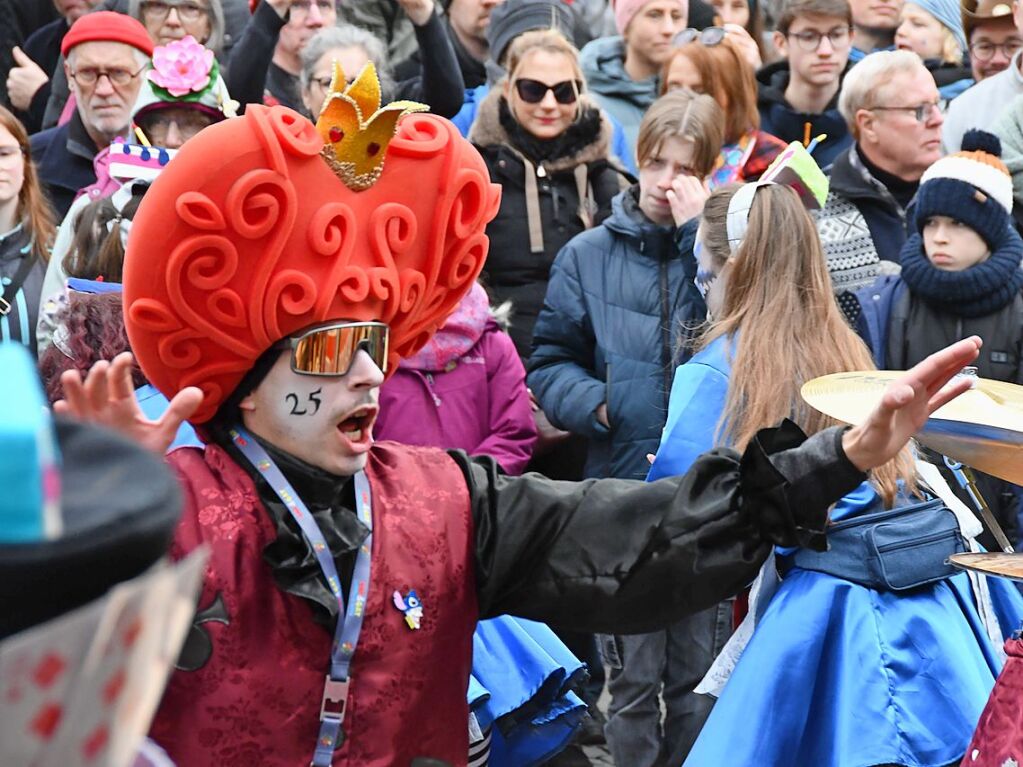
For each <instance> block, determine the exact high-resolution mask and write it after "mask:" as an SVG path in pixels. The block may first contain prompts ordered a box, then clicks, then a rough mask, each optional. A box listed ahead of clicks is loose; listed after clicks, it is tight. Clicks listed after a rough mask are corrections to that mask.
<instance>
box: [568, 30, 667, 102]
mask: <svg viewBox="0 0 1023 767" xmlns="http://www.w3.org/2000/svg"><path fill="white" fill-rule="evenodd" d="M579 64H580V65H581V66H582V70H583V75H584V76H585V78H586V84H587V85H588V86H589V88H590V90H592V91H594V92H596V93H599V94H600V95H602V96H606V97H608V98H615V99H622V100H625V101H631V102H633V103H634V104H636V105H637V106H638V107H640V108H641V109H646V108H647V107H648V106H650V104H651V103H652V102H653V101H654V100H656V98H657V90H658V85H659V83H658V78H656V77H648V78H647V79H645V80H638V81H637V80H633V79H632V78H631V77H629V73H628V72H626V71H625V41H624V40H623V39H622V38H621V37H602V38H600V39H597V40H593V41H592V42H590V43H588V44H587V45H586V47H585V48H583V49H582V51H581V52H580V54H579Z"/></svg>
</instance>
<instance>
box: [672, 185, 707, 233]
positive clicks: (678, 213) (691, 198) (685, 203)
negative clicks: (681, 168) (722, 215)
mask: <svg viewBox="0 0 1023 767" xmlns="http://www.w3.org/2000/svg"><path fill="white" fill-rule="evenodd" d="M665 196H666V197H667V198H668V204H669V205H670V206H671V217H672V219H674V221H675V226H682V224H684V223H685V222H686V221H690V220H692V219H694V218H696V217H697V216H699V215H700V214H701V213H703V206H704V203H706V202H707V198H708V197H710V189H709V188H708V187H707V184H706V183H705V182H703V181H701V180H700V179H698V178H696V176H682V175H680V176H676V177H675V180H674V181H672V182H671V189H669V190H668V191H667V193H666V195H665Z"/></svg>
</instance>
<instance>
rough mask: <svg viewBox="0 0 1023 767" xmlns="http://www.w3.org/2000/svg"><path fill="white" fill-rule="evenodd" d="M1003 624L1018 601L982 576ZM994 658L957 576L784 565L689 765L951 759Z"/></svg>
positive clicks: (1006, 628) (1011, 619)
mask: <svg viewBox="0 0 1023 767" xmlns="http://www.w3.org/2000/svg"><path fill="white" fill-rule="evenodd" d="M988 585H989V589H990V592H991V602H992V605H993V607H994V610H995V613H996V614H997V615H998V618H999V623H1000V626H1001V628H1002V630H1003V633H1004V634H1008V633H1010V632H1011V631H1013V630H1014V629H1016V628H1018V627H1019V619H1020V617H1021V616H1023V600H1021V598H1020V595H1019V593H1018V592H1017V591H1016V590H1015V589H1014V588H1013V586H1012V584H1010V583H1008V582H1006V581H1000V580H998V579H993V578H992V579H989V580H988ZM999 671H1000V661H999V660H998V658H997V656H996V654H995V652H994V650H993V648H992V646H991V642H990V640H989V639H988V636H987V634H986V632H985V631H984V627H983V625H982V624H981V622H980V618H979V617H978V614H977V611H976V608H975V606H974V600H973V595H972V588H971V586H970V581H969V578H968V577H967V575H966V574H965V573H960V574H958V575H955V576H953V577H951V578H948V579H946V580H943V581H939V582H938V583H936V584H933V585H931V586H927V587H923V588H921V589H917V590H914V591H912V592H905V593H902V594H900V595H896V594H894V593H891V592H881V591H874V590H872V589H868V588H865V587H863V586H859V585H857V584H854V583H851V582H849V581H845V580H842V579H839V578H836V577H834V576H831V575H827V574H824V573H819V572H814V571H809V570H802V569H799V568H794V569H793V570H791V571H790V572H789V573H788V575H787V576H786V577H785V579H784V580H783V581H782V582H781V584H780V585H779V587H778V591H777V592H776V593H775V595H774V598H773V599H772V600H771V602H770V604H769V605H768V606H767V608H766V610H765V611H764V614H763V616H762V617H761V619H760V621H759V622H758V623H757V625H756V629H755V631H754V632H753V636H752V638H751V639H750V642H749V644H748V645H747V646H746V648H745V651H744V652H743V654H742V656H741V658H740V659H739V662H738V664H737V665H736V667H735V669H734V671H733V673H732V676H731V677H730V678H729V680H728V682H727V684H726V685H725V687H724V690H723V691H722V694H721V697H720V699H719V700H718V701H717V703H716V705H715V707H714V709H713V711H712V712H711V715H710V718H709V719H708V721H707V724H706V726H705V727H704V728H703V731H702V732H701V733H700V737H699V739H698V740H697V742H696V744H695V746H694V747H693V750H692V751H691V752H690V755H689V758H688V759H687V760H686V762H685V765H686V767H729V766H731V765H734V766H735V767H740V765H741V766H742V767H747V766H748V765H757V766H758V767H772V766H777V767H781V766H782V765H784V766H785V767H804V766H805V767H872V765H879V764H899V765H907V766H908V767H938V766H939V765H947V764H949V763H952V762H957V761H958V760H959V759H960V758H962V756H963V754H964V752H965V750H966V747H967V745H968V744H969V742H970V736H971V735H972V733H973V730H974V727H975V726H976V724H977V720H978V718H979V716H980V712H981V710H982V709H983V708H984V704H985V702H986V701H987V698H988V695H989V693H990V692H991V688H992V687H993V685H994V681H995V677H996V676H997V675H998V672H999Z"/></svg>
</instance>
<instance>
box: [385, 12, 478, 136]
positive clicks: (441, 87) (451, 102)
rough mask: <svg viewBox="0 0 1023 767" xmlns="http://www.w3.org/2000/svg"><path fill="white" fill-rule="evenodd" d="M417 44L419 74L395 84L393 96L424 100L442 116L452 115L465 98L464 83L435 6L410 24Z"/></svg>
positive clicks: (435, 112) (456, 112) (422, 101)
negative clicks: (427, 16) (420, 23)
mask: <svg viewBox="0 0 1023 767" xmlns="http://www.w3.org/2000/svg"><path fill="white" fill-rule="evenodd" d="M413 29H415V32H416V41H417V42H418V44H419V50H420V56H421V65H420V71H419V74H417V75H416V76H414V77H411V78H409V79H407V80H402V81H400V82H399V83H398V84H397V85H396V86H395V95H394V97H395V99H407V100H409V101H419V102H421V103H423V104H427V105H429V107H430V111H432V112H433V113H434V114H437V115H440V116H441V117H448V118H451V117H454V116H455V115H456V114H458V110H460V109H461V108H462V102H463V101H464V100H465V83H464V82H463V81H462V70H461V68H460V67H459V66H458V58H457V57H456V56H455V49H454V47H453V46H452V45H451V40H450V38H448V34H447V32H446V31H445V29H444V24H443V22H441V20H440V16H439V15H438V14H437V11H436V10H435V11H434V12H433V15H432V16H431V17H430V20H429V21H428V22H426V24H424V25H423V26H421V27H413Z"/></svg>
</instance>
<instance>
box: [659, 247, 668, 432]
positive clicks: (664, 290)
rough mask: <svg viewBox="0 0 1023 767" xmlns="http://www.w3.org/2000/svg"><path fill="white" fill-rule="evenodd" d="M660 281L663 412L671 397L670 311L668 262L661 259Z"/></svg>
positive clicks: (666, 408) (665, 410) (666, 410)
mask: <svg viewBox="0 0 1023 767" xmlns="http://www.w3.org/2000/svg"><path fill="white" fill-rule="evenodd" d="M658 267H659V269H660V282H661V372H662V375H663V376H664V392H663V394H664V412H665V413H667V412H668V399H669V398H670V397H671V311H670V307H669V303H670V298H669V296H668V262H667V261H665V260H664V259H661V261H660V263H659V264H658Z"/></svg>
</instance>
